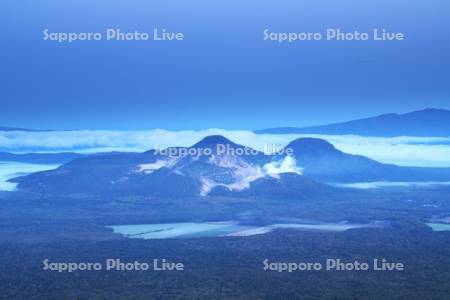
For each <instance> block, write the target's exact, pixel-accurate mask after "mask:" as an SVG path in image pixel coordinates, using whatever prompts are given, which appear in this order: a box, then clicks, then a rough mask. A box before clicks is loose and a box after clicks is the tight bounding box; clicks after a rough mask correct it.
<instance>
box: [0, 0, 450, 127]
mask: <svg viewBox="0 0 450 300" xmlns="http://www.w3.org/2000/svg"><path fill="white" fill-rule="evenodd" d="M449 15H450V2H448V1H447V0H430V1H423V0H422V1H419V0H408V1H407V0H397V1H392V0H390V1H388V0H377V1H373V0H370V1H360V0H342V1H335V0H315V1H312V0H279V1H275V0H272V1H266V0H246V1H242V0H227V1H223V0H218V1H207V0H192V1H185V0H153V1H144V0H126V1H125V0H115V1H111V0H99V1H90V0H76V1H75V0H67V1H64V2H62V1H51V0H34V1H26V5H25V4H24V2H23V1H20V2H19V1H16V0H3V1H1V3H0V26H1V27H2V28H3V30H2V31H1V32H0V38H1V41H2V42H1V46H0V126H10V127H26V128H35V129H114V130H119V129H121V130H138V129H155V128H163V129H167V130H200V129H207V128H223V129H230V130H236V129H246V130H253V129H261V128H267V127H276V126H307V125H318V124H324V123H331V122H338V121H345V120H350V119H356V118H362V117H368V116H373V115H378V114H382V113H390V112H397V113H405V112H409V111H413V110H418V109H423V108H426V107H435V108H443V109H450V76H449V75H450V58H449V55H448V53H450V41H449V39H450V18H448V16H449ZM106 28H119V29H121V30H122V31H134V30H138V31H141V32H152V31H153V29H154V28H158V29H166V30H169V31H174V32H182V33H184V36H185V40H183V41H171V42H155V41H90V42H86V41H85V42H73V43H58V42H54V41H44V40H43V30H44V29H49V31H50V32H104V30H105V29H106ZM327 28H340V29H342V30H343V31H354V30H358V31H360V32H371V31H372V30H373V29H374V28H379V29H382V28H385V29H387V30H389V31H394V32H402V33H404V34H405V36H406V39H405V40H404V41H389V42H387V41H383V42H380V41H303V42H294V43H278V42H275V41H264V40H263V37H264V35H263V31H264V30H265V29H269V30H270V31H271V32H323V31H325V30H326V29H327Z"/></svg>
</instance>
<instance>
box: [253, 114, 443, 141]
mask: <svg viewBox="0 0 450 300" xmlns="http://www.w3.org/2000/svg"><path fill="white" fill-rule="evenodd" d="M255 132H256V133H258V134H263V133H266V134H330V135H340V134H355V135H361V136H378V137H394V136H422V137H423V136H436V137H449V136H450V111H448V110H443V109H434V108H427V109H424V110H420V111H414V112H410V113H407V114H384V115H380V116H376V117H372V118H365V119H359V120H354V121H348V122H343V123H335V124H328V125H322V126H312V127H279V128H269V129H263V130H257V131H255Z"/></svg>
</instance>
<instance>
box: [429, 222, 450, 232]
mask: <svg viewBox="0 0 450 300" xmlns="http://www.w3.org/2000/svg"><path fill="white" fill-rule="evenodd" d="M427 225H428V226H430V227H431V228H432V229H433V231H450V224H442V223H427Z"/></svg>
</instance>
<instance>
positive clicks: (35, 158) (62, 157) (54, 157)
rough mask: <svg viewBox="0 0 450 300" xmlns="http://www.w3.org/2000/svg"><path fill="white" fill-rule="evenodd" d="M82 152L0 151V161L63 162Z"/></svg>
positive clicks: (81, 155)
mask: <svg viewBox="0 0 450 300" xmlns="http://www.w3.org/2000/svg"><path fill="white" fill-rule="evenodd" d="M83 156H84V155H83V154H80V153H74V152H59V153H23V154H16V153H9V152H0V162H21V163H30V164H64V163H67V162H69V161H71V160H73V159H75V158H80V157H83Z"/></svg>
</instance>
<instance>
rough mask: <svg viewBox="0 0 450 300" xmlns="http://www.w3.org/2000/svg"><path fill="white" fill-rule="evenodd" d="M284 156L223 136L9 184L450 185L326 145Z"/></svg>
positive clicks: (186, 193) (315, 191) (221, 190)
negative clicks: (402, 182)
mask: <svg viewBox="0 0 450 300" xmlns="http://www.w3.org/2000/svg"><path fill="white" fill-rule="evenodd" d="M283 150H284V152H283V151H280V152H279V153H277V154H272V155H266V154H264V153H262V152H259V151H256V150H254V149H251V148H248V147H245V146H242V145H239V144H236V143H234V142H232V141H230V140H228V139H226V138H225V137H223V136H209V137H206V138H204V139H203V140H201V141H200V142H198V143H196V144H195V145H193V146H191V147H173V148H168V149H165V150H163V151H156V150H150V151H147V152H144V153H120V152H117V153H107V154H97V155H90V156H86V157H81V158H76V159H74V160H72V161H70V162H69V163H67V164H64V165H62V166H61V167H59V168H57V169H55V170H51V171H44V172H37V173H33V174H30V175H27V176H22V177H18V178H15V179H12V180H11V181H13V182H18V187H19V189H22V190H25V191H32V192H38V193H50V194H74V193H75V194H81V193H83V194H84V193H93V194H114V195H134V194H139V195H148V196H155V197H194V196H206V195H209V196H233V197H271V198H274V197H281V198H290V197H292V198H295V199H297V198H302V197H310V196H313V195H321V194H326V193H331V192H333V193H335V192H336V191H335V190H334V188H332V187H331V186H328V185H326V184H327V183H344V182H370V181H450V168H412V167H400V166H395V165H389V164H382V163H379V162H377V161H374V160H372V159H369V158H367V157H364V156H359V155H350V154H347V153H344V152H342V151H339V150H337V149H336V148H335V147H334V146H333V145H331V144H330V143H328V142H327V141H325V140H322V139H315V138H300V139H296V140H294V141H292V142H291V143H290V144H289V145H287V146H286V148H285V149H283ZM288 151H292V152H293V154H292V155H288V154H287V153H288Z"/></svg>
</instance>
